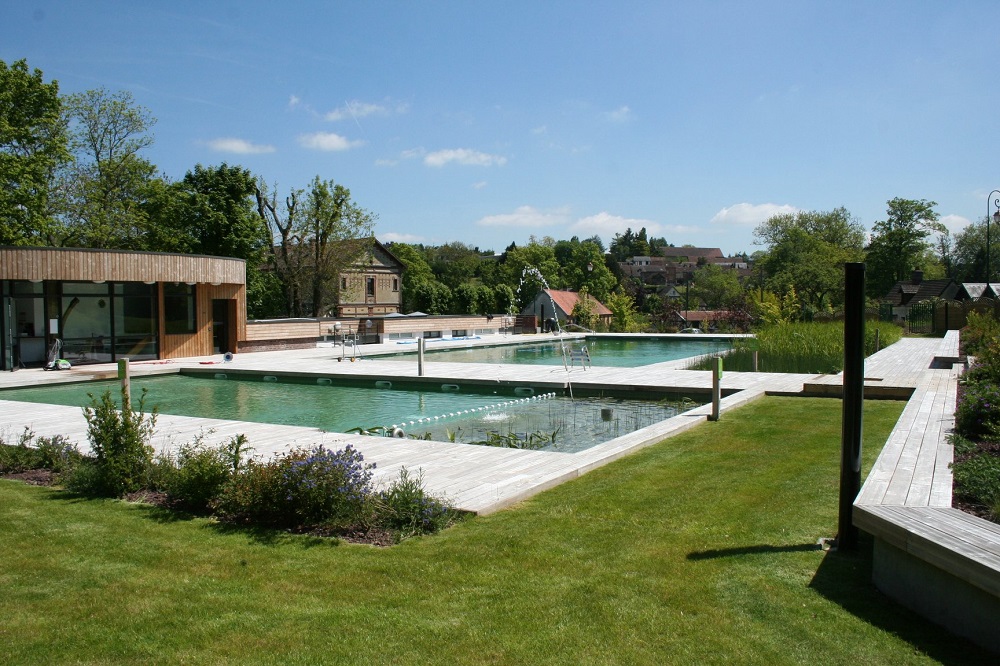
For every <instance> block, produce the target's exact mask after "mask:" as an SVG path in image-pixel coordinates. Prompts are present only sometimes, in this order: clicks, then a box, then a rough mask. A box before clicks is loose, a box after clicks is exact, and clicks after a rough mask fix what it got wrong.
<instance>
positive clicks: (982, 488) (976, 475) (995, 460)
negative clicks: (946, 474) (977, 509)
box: [951, 453, 1000, 509]
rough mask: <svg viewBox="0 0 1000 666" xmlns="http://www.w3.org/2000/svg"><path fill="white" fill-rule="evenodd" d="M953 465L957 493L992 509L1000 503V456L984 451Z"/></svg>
mask: <svg viewBox="0 0 1000 666" xmlns="http://www.w3.org/2000/svg"><path fill="white" fill-rule="evenodd" d="M951 467H952V473H953V474H954V479H955V493H956V494H957V495H959V496H960V497H964V498H966V499H968V500H970V501H971V502H974V503H976V504H982V505H984V506H987V507H990V508H991V509H994V508H995V507H996V506H997V505H998V504H1000V457H997V456H994V455H991V454H989V453H982V454H979V455H974V456H972V457H970V458H968V459H966V460H963V461H961V462H956V463H953V464H952V466H951Z"/></svg>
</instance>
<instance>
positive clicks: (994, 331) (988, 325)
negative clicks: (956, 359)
mask: <svg viewBox="0 0 1000 666" xmlns="http://www.w3.org/2000/svg"><path fill="white" fill-rule="evenodd" d="M997 340H1000V322H998V321H997V320H996V317H994V316H993V315H992V314H991V313H989V312H986V313H982V314H980V313H978V312H975V311H972V312H970V313H969V316H968V318H967V319H966V324H965V328H963V329H962V346H963V349H964V351H965V353H966V354H968V355H970V356H979V355H981V354H982V353H983V352H984V351H985V348H986V347H987V346H989V345H994V346H995V345H996V341H997Z"/></svg>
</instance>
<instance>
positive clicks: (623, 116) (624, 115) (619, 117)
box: [601, 106, 632, 123]
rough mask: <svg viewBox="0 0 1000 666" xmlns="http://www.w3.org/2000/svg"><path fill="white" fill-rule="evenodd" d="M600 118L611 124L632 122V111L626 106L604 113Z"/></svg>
mask: <svg viewBox="0 0 1000 666" xmlns="http://www.w3.org/2000/svg"><path fill="white" fill-rule="evenodd" d="M601 117H602V118H604V119H605V120H607V121H608V122H611V123H626V122H628V121H630V120H632V109H630V108H628V107H627V106H619V107H618V108H617V109H614V110H613V111H605V112H604V113H602V114H601Z"/></svg>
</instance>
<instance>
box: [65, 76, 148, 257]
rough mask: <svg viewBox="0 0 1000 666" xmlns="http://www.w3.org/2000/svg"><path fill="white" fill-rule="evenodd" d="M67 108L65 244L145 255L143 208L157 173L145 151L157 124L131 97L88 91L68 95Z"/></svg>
mask: <svg viewBox="0 0 1000 666" xmlns="http://www.w3.org/2000/svg"><path fill="white" fill-rule="evenodd" d="M64 104H65V110H66V115H67V118H68V120H69V132H70V148H71V149H72V151H73V155H74V161H73V163H72V164H71V165H70V166H69V168H68V169H67V170H66V171H65V172H64V173H63V174H62V177H61V181H62V192H63V195H64V197H65V206H66V210H65V223H66V226H65V230H64V233H63V238H62V239H61V244H64V245H70V246H82V247H96V248H131V249H135V248H140V249H147V248H143V247H142V239H143V236H144V234H145V230H146V226H147V225H146V215H145V208H144V206H143V203H144V202H145V201H146V200H147V198H148V197H149V196H150V194H151V191H152V190H151V188H150V184H151V183H152V182H153V180H154V178H155V175H156V167H155V166H154V165H153V164H152V163H151V162H149V161H148V160H146V159H145V158H144V157H143V156H142V155H141V151H142V150H143V149H144V148H147V147H148V146H150V145H152V143H153V136H152V134H151V133H150V132H151V130H152V127H153V125H154V124H155V123H156V119H155V118H153V116H152V115H151V114H150V112H149V110H148V109H146V108H145V107H142V106H139V105H138V104H136V103H135V101H134V100H133V98H132V95H131V93H129V92H127V91H120V92H117V93H112V92H109V91H108V90H105V89H103V88H101V89H98V90H89V91H87V92H84V93H77V94H74V95H69V96H68V97H66V98H65V99H64Z"/></svg>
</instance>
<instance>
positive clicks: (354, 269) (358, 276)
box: [337, 240, 405, 317]
mask: <svg viewBox="0 0 1000 666" xmlns="http://www.w3.org/2000/svg"><path fill="white" fill-rule="evenodd" d="M404 268H405V267H404V265H403V262H401V261H400V260H399V259H397V258H396V257H394V256H393V254H392V252H390V251H389V250H388V249H386V247H385V246H384V245H382V244H381V243H379V242H378V241H377V240H376V241H374V244H373V245H372V247H371V249H370V250H368V251H366V252H364V253H362V254H361V256H359V257H358V259H357V260H355V262H354V263H353V264H351V265H350V266H348V267H347V268H345V269H344V270H343V271H341V273H340V290H339V293H340V296H339V300H338V303H337V316H338V317H370V316H376V315H387V314H397V313H399V312H400V310H401V309H402V305H403V269H404Z"/></svg>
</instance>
